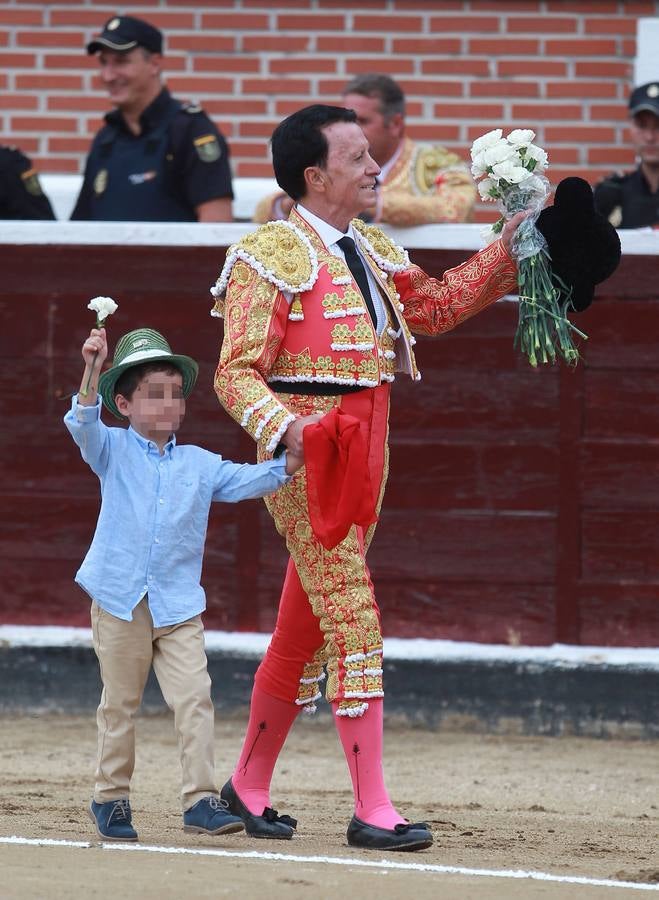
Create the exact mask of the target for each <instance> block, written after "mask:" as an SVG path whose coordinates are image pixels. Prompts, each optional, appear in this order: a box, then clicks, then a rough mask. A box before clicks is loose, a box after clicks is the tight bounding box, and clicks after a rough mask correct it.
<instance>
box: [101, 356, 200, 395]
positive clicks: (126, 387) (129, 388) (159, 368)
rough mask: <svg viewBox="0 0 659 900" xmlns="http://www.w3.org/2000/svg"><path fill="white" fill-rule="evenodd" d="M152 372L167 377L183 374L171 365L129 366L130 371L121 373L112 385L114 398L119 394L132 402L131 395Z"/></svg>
mask: <svg viewBox="0 0 659 900" xmlns="http://www.w3.org/2000/svg"><path fill="white" fill-rule="evenodd" d="M152 372H166V373H167V374H168V375H176V374H179V375H182V374H183V373H182V372H181V370H180V369H179V367H178V366H174V365H172V363H168V362H145V363H139V365H136V366H131V367H130V369H126V371H125V372H122V373H121V375H120V376H119V378H117V380H116V382H115V385H114V396H115V397H116V396H117V394H121V396H122V397H125V398H126V400H132V398H133V394H134V393H135V391H136V390H137V388H138V387H139V386H140V384H141V383H142V381H144V379H145V378H146V376H147V375H150V374H151V373H152Z"/></svg>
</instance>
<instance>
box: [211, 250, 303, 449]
mask: <svg viewBox="0 0 659 900" xmlns="http://www.w3.org/2000/svg"><path fill="white" fill-rule="evenodd" d="M287 316H288V303H287V302H286V298H285V297H284V296H283V294H282V293H281V292H280V291H279V289H278V288H277V287H276V286H275V285H273V284H271V283H270V282H269V281H266V280H265V279H264V278H262V277H261V276H260V275H259V274H258V272H256V271H255V270H254V269H253V268H252V267H251V266H249V265H247V263H245V262H243V261H242V260H239V261H238V262H237V263H236V264H235V265H234V267H233V270H232V273H231V279H230V281H229V284H228V287H227V293H226V301H225V311H224V340H223V342H222V348H221V350H220V360H219V363H218V366H217V370H216V373H215V382H214V386H215V392H216V393H217V396H218V399H219V401H220V403H221V404H222V406H224V408H225V409H226V410H227V412H228V413H229V415H230V416H232V417H233V418H234V419H235V420H236V422H238V423H239V424H240V425H242V427H243V428H244V429H245V430H246V431H247V432H248V433H249V434H250V435H251V436H252V437H253V438H254V440H256V441H258V442H259V443H260V444H261V445H262V446H263V447H264V448H265V450H266V451H267V452H268V453H271V452H273V451H274V449H275V448H276V446H277V444H278V443H279V441H280V439H281V436H282V435H283V433H284V432H285V431H286V429H287V428H288V426H289V425H290V423H291V422H292V421H293V420H294V419H295V416H294V415H293V413H291V412H290V410H289V409H287V407H286V406H284V405H283V403H281V402H280V401H279V399H278V397H277V396H276V394H274V393H273V392H272V391H271V390H270V389H269V387H268V385H267V383H266V378H267V375H268V372H269V371H270V369H271V368H272V366H273V363H274V361H275V359H276V357H277V353H278V351H279V346H280V344H281V340H282V337H283V334H284V331H285V328H286V322H287Z"/></svg>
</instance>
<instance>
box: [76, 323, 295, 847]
mask: <svg viewBox="0 0 659 900" xmlns="http://www.w3.org/2000/svg"><path fill="white" fill-rule="evenodd" d="M107 353H108V348H107V342H106V335H105V329H103V328H101V329H92V331H91V333H90V335H89V337H88V338H87V339H86V341H85V342H84V344H83V347H82V356H83V359H84V361H85V370H84V374H83V378H82V382H81V387H80V392H79V393H78V395H77V396H75V397H74V398H73V402H72V405H71V409H70V410H69V412H68V413H67V414H66V416H65V418H64V422H65V424H66V427H67V428H68V430H69V431H70V432H71V435H72V437H73V439H74V441H75V442H76V443H77V444H78V446H79V447H80V451H81V453H82V457H83V459H84V460H85V462H87V463H88V465H89V466H90V468H91V469H92V471H93V472H94V473H95V474H96V475H97V476H98V478H99V480H100V483H101V498H102V499H101V510H100V514H99V518H98V524H97V527H96V532H95V534H94V538H93V540H92V544H91V547H90V548H89V551H88V552H87V555H86V557H85V559H84V562H83V563H82V566H81V567H80V569H79V570H78V572H77V574H76V582H77V583H78V584H79V585H80V586H81V587H82V588H83V589H84V590H85V591H86V592H87V593H88V594H89V596H90V597H91V599H92V607H91V619H92V634H93V641H94V650H95V651H96V655H97V657H98V661H99V665H100V670H101V680H102V682H103V692H102V695H101V702H100V705H99V707H98V711H97V717H96V718H97V725H98V759H97V768H96V785H95V789H94V797H93V799H92V801H91V804H90V806H89V816H90V818H91V820H92V821H93V822H95V824H96V829H97V831H98V834H99V835H100V836H101V837H102V838H107V839H109V840H112V841H136V840H137V833H136V831H135V829H134V828H133V825H132V817H131V809H130V804H129V801H128V796H129V786H130V779H131V776H132V774H133V768H134V764H135V731H134V717H135V714H136V712H137V710H138V707H139V705H140V702H141V699H142V694H143V691H144V686H145V683H146V679H147V676H148V673H149V669H150V668H151V665H153V668H154V671H155V674H156V676H157V678H158V682H159V684H160V687H161V689H162V692H163V696H164V698H165V700H166V702H167V704H168V705H169V706H170V708H171V709H172V710H173V711H174V725H175V728H176V732H177V735H178V739H179V750H180V758H181V767H182V792H181V800H182V806H183V827H184V831H188V832H195V833H201V834H225V833H228V832H234V831H241V830H242V829H243V822H242V820H241V819H240V818H239V817H238V816H234V815H231V814H230V813H229V812H228V811H227V808H226V807H227V804H226V803H225V802H224V801H223V800H221V799H220V796H219V794H218V790H217V786H216V783H215V769H214V757H213V741H214V733H213V732H214V722H213V718H214V716H213V704H212V701H211V695H210V678H209V675H208V671H207V660H206V655H205V652H204V635H203V627H202V623H201V615H200V614H201V613H202V612H203V610H204V609H205V595H204V590H203V588H202V587H201V584H200V583H199V579H200V576H201V567H202V557H203V549H204V540H205V537H206V529H207V524H208V514H209V509H210V504H211V502H212V501H214V500H224V501H226V502H229V503H233V502H236V501H238V500H244V499H247V498H250V497H261V496H263V495H265V494H268V493H271V492H273V491H276V490H277V488H278V487H280V485H282V484H285V483H286V482H288V481H289V480H290V476H291V475H292V474H293V472H295V471H297V469H298V468H299V467H300V466H301V465H302V459H301V458H300V457H299V456H294V455H293V454H291V453H290V452H288V453H286V454H285V455H282V456H281V457H280V458H279V459H276V460H271V461H268V462H264V463H260V464H257V465H249V464H244V465H240V464H237V463H232V462H228V461H227V460H223V459H222V457H221V456H219V455H217V454H215V453H210V452H209V451H207V450H203V449H201V448H200V447H195V446H192V445H178V444H177V443H176V432H177V431H178V429H179V427H180V425H181V422H182V421H183V416H184V413H185V398H186V397H187V396H188V395H189V394H190V392H191V390H192V388H193V387H194V383H195V381H196V378H197V372H198V367H197V364H196V363H195V362H194V360H192V359H191V358H190V357H188V356H178V355H175V354H173V353H172V352H171V350H170V347H169V344H168V343H167V341H166V340H165V339H164V338H163V336H162V335H161V334H159V333H158V332H157V331H152V330H151V329H148V328H141V329H138V330H137V331H131V332H130V333H129V334H126V335H124V336H123V337H122V338H121V339H120V340H119V342H118V344H117V347H116V350H115V357H114V362H113V365H112V368H110V369H108V371H106V372H104V373H103V375H100V370H101V367H102V365H103V362H104V361H105V358H106V357H107ZM99 376H100V377H99ZM99 392H100V394H101V395H102V402H103V404H104V405H105V406H106V407H107V408H108V409H109V410H110V411H111V412H112V413H114V415H115V416H117V417H119V418H121V419H124V420H126V419H127V420H128V422H129V427H128V428H127V429H126V428H108V427H107V426H106V425H104V424H103V422H101V418H100V415H101V397H100V396H99Z"/></svg>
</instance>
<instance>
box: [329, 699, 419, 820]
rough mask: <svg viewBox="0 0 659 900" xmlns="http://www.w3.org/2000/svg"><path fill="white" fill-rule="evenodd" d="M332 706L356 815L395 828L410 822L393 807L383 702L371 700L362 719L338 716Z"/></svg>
mask: <svg viewBox="0 0 659 900" xmlns="http://www.w3.org/2000/svg"><path fill="white" fill-rule="evenodd" d="M337 707H338V704H337V703H332V714H333V715H334V723H335V725H336V730H337V731H338V734H339V739H340V740H341V744H342V745H343V752H344V753H345V755H346V760H347V761H348V768H349V769H350V777H351V778H352V787H353V790H354V793H355V815H356V816H357V818H358V819H361V820H362V822H366V823H367V824H369V825H376V826H377V827H378V828H388V829H390V830H391V829H392V828H393V827H394V825H398V823H405V822H406V821H407V820H406V819H404V818H403V817H402V816H401V815H399V814H398V813H397V812H396V810H395V809H394V807H393V806H392V805H391V800H390V799H389V794H388V793H387V789H386V787H385V785H384V773H383V771H382V699H381V698H379V697H378V698H375V699H373V700H371V699H369V701H368V709H367V710H366V712H365V713H364V714H363V715H362V716H355V717H354V718H351V717H350V716H338V715H337V714H336V710H337Z"/></svg>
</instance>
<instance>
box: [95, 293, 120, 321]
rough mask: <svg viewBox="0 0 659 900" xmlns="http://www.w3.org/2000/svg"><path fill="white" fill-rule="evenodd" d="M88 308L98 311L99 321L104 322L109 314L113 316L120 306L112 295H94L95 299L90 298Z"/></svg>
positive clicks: (97, 317)
mask: <svg viewBox="0 0 659 900" xmlns="http://www.w3.org/2000/svg"><path fill="white" fill-rule="evenodd" d="M87 309H91V310H92V312H95V313H96V319H97V321H98V322H103V321H104V320H105V319H107V317H108V316H111V315H112V313H113V312H115V311H116V310H117V309H118V307H117V304H116V303H115V302H114V300H113V299H112V297H94V299H93V300H90V301H89V303H88V304H87Z"/></svg>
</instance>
